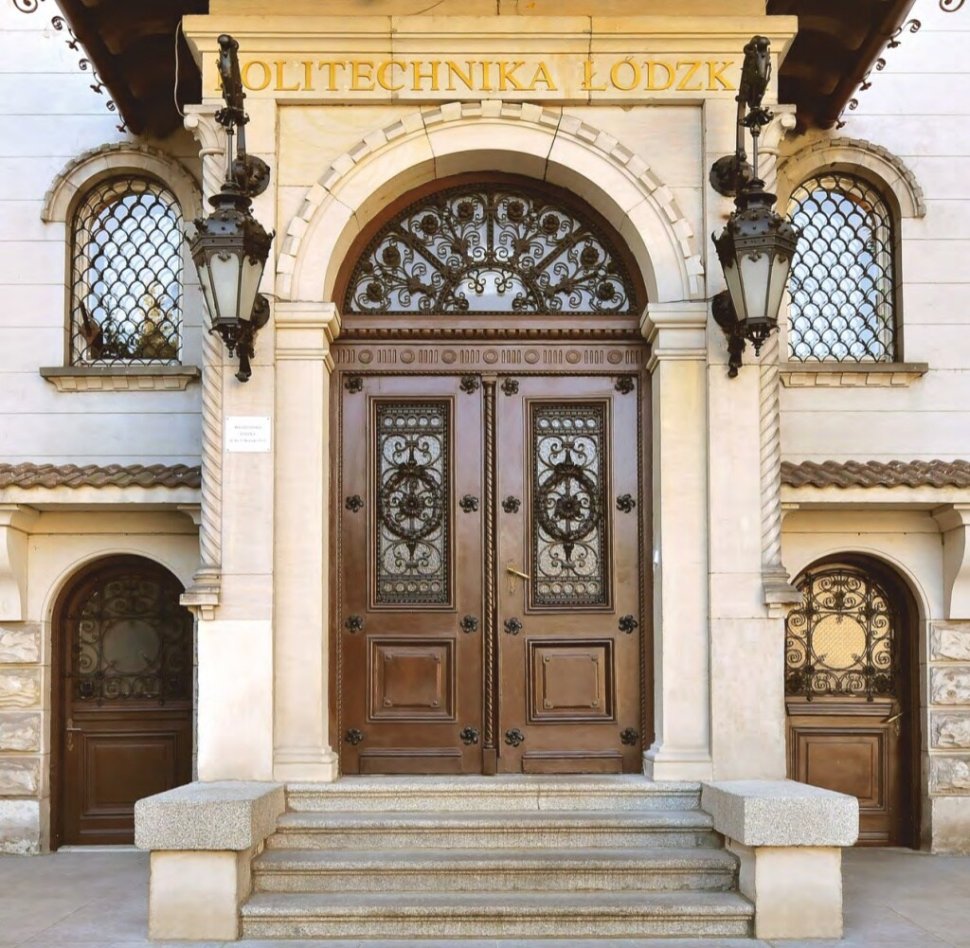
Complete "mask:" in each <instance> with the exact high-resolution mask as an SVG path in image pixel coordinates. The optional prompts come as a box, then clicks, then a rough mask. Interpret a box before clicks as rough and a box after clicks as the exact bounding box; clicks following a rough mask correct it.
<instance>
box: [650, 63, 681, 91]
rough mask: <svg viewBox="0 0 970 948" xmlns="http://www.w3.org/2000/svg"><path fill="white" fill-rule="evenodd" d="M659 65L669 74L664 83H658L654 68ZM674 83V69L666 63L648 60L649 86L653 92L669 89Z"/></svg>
mask: <svg viewBox="0 0 970 948" xmlns="http://www.w3.org/2000/svg"><path fill="white" fill-rule="evenodd" d="M657 67H659V68H661V69H663V70H664V72H665V73H666V74H667V81H666V82H664V84H663V85H658V84H657V81H656V79H657V77H656V73H655V72H654V70H655V69H656V68H657ZM673 83H674V71H673V69H671V68H670V66H668V65H667V64H666V63H658V62H654V61H653V60H649V61H648V62H647V88H648V89H649V90H650V91H651V92H660V91H662V90H663V89H669V88H670V87H671V86H672V85H673Z"/></svg>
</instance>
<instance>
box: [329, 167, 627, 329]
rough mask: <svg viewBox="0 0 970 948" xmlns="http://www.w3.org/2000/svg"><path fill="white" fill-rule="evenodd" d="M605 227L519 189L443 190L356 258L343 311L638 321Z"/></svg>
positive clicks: (402, 215) (408, 210)
mask: <svg viewBox="0 0 970 948" xmlns="http://www.w3.org/2000/svg"><path fill="white" fill-rule="evenodd" d="M639 295H640V294H639V293H638V292H637V289H636V284H635V283H634V282H633V280H632V279H631V275H630V269H629V268H628V267H627V265H626V264H625V262H624V261H623V258H622V257H621V255H620V252H619V251H618V242H617V241H616V239H615V238H614V237H613V236H612V235H611V234H610V232H609V229H608V227H607V226H606V225H604V224H603V223H601V222H599V221H598V220H596V219H595V215H593V214H592V213H590V212H589V211H588V209H586V210H584V209H582V208H580V207H578V206H576V203H575V202H572V201H568V200H567V199H566V198H565V197H562V199H560V196H559V195H553V194H552V193H546V192H543V191H539V190H533V189H531V188H529V187H528V186H527V185H524V184H523V185H520V184H517V183H491V184H483V183H480V182H476V183H470V184H465V185H461V186H456V187H451V188H445V189H444V190H438V191H435V192H434V193H432V194H430V195H428V196H426V197H423V198H421V199H420V200H417V201H414V202H413V203H411V204H409V205H408V206H407V207H405V208H404V210H403V211H401V212H399V213H398V214H396V215H394V217H392V218H391V220H390V221H389V222H386V223H385V224H384V225H383V226H382V227H381V229H380V230H379V231H378V232H377V234H376V235H375V236H374V237H373V238H372V239H371V240H370V241H369V242H368V243H367V245H366V247H365V248H364V250H363V253H362V254H361V256H360V258H359V259H358V261H357V263H356V265H355V267H354V270H353V273H352V274H351V277H350V280H349V282H348V284H347V290H346V293H345V297H344V312H345V313H357V314H364V315H378V316H384V315H395V314H409V313H410V314H419V315H436V314H475V313H480V314H497V315H502V314H508V315H549V314H560V313H569V314H592V315H613V316H624V315H626V316H630V315H639V313H640V311H641V308H642V301H641V300H640V299H639V298H638V297H639Z"/></svg>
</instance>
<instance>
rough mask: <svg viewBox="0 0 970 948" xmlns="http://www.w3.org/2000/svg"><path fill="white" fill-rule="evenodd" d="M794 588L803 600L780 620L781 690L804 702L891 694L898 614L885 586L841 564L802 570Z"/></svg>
mask: <svg viewBox="0 0 970 948" xmlns="http://www.w3.org/2000/svg"><path fill="white" fill-rule="evenodd" d="M798 590H799V592H801V594H802V597H803V600H802V605H801V606H799V607H797V608H795V609H793V610H792V611H791V612H790V613H789V614H788V620H787V622H786V624H785V635H786V639H785V666H786V671H785V693H786V694H788V695H795V696H802V697H805V698H807V699H808V700H809V701H811V700H812V699H813V698H817V697H821V696H823V695H836V696H854V697H860V698H866V699H867V700H868V701H872V700H873V698H875V697H877V696H890V695H892V694H894V691H895V687H896V679H897V677H898V675H897V668H896V665H897V644H896V641H895V631H896V629H897V628H898V616H897V614H896V610H895V609H894V607H893V605H892V599H891V598H890V596H889V594H888V593H887V591H886V590H885V589H883V587H882V586H881V585H880V584H879V583H878V582H876V581H875V579H873V577H871V576H870V575H868V574H867V573H865V572H864V571H863V570H860V569H855V568H853V567H851V566H842V565H838V566H831V567H823V568H821V569H819V570H817V571H813V572H809V573H806V574H805V576H804V577H803V578H802V579H801V580H800V581H799V583H798Z"/></svg>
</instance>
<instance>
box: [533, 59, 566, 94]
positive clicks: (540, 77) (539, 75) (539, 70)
mask: <svg viewBox="0 0 970 948" xmlns="http://www.w3.org/2000/svg"><path fill="white" fill-rule="evenodd" d="M540 82H541V83H543V84H544V85H545V87H546V88H547V89H548V90H550V91H551V92H555V91H556V90H557V89H558V88H559V86H557V85H556V83H555V81H554V80H553V78H552V75H551V74H550V72H549V67H548V66H547V65H546V64H545V63H544V62H540V63H539V65H538V66H536V71H535V75H534V76H533V77H532V82H530V83H529V91H531V92H534V91H535V88H536V85H537V84H538V83H540Z"/></svg>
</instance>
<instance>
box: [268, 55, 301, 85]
mask: <svg viewBox="0 0 970 948" xmlns="http://www.w3.org/2000/svg"><path fill="white" fill-rule="evenodd" d="M273 65H274V66H276V86H275V89H276V91H277V92H299V91H300V84H299V83H297V84H296V85H295V86H285V85H283V71H284V69H285V68H286V61H285V60H283V59H277V60H276V62H275V63H273Z"/></svg>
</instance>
